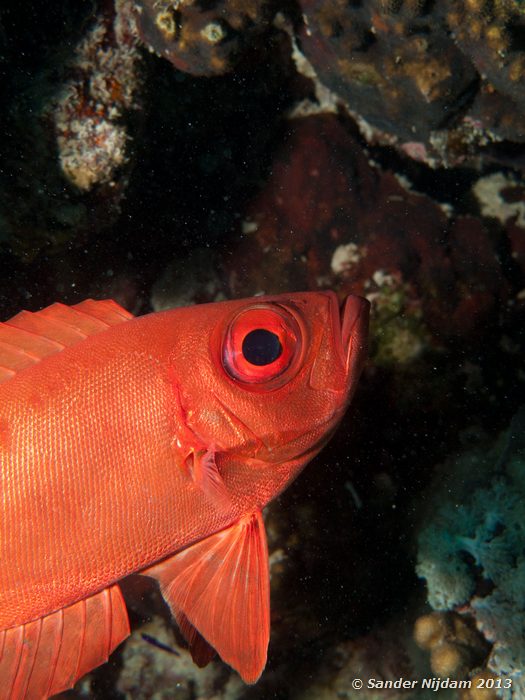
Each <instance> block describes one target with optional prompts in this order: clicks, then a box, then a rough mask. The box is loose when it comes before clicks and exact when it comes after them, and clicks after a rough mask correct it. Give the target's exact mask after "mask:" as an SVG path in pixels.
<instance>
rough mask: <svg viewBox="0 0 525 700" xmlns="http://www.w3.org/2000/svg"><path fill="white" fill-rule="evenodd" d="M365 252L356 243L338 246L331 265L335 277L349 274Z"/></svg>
mask: <svg viewBox="0 0 525 700" xmlns="http://www.w3.org/2000/svg"><path fill="white" fill-rule="evenodd" d="M363 255H364V252H363V250H362V249H361V248H359V246H358V245H356V244H355V243H346V244H345V245H340V246H338V247H337V248H336V249H335V251H334V254H333V255H332V262H331V263H330V265H331V268H332V272H333V273H334V275H342V274H344V273H346V272H349V271H350V270H351V268H352V267H353V266H354V265H357V263H358V262H359V261H360V260H361V258H362V257H363Z"/></svg>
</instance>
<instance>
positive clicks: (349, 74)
mask: <svg viewBox="0 0 525 700" xmlns="http://www.w3.org/2000/svg"><path fill="white" fill-rule="evenodd" d="M300 4H301V8H302V11H303V18H304V25H303V27H302V28H301V30H300V31H299V39H300V46H301V49H302V50H303V51H304V53H305V55H306V57H307V58H308V60H309V61H310V63H311V64H312V66H313V69H314V70H315V72H316V74H317V76H318V78H319V79H320V80H321V81H322V82H323V83H324V84H325V85H327V86H328V87H329V88H330V89H331V90H333V91H334V92H335V93H336V94H337V95H338V96H339V98H340V99H341V101H343V103H344V104H345V106H346V107H347V108H348V110H349V111H350V112H351V113H352V114H354V115H357V116H358V118H359V120H364V122H365V123H364V124H363V133H365V134H367V132H368V134H369V132H370V127H372V130H373V138H374V139H377V140H379V141H382V142H384V143H392V142H397V143H398V144H399V146H400V149H401V150H402V151H403V152H404V153H406V154H408V155H409V156H410V157H412V158H414V159H416V160H421V161H424V162H426V163H428V164H430V165H433V166H434V167H436V166H437V165H440V164H444V165H451V164H454V165H459V164H462V163H465V162H470V163H472V162H475V161H476V160H477V159H478V158H480V157H482V154H483V153H484V151H487V154H489V153H490V152H491V145H492V144H494V143H497V142H499V141H501V140H509V141H515V142H518V143H523V142H524V141H525V130H524V127H523V122H522V120H521V119H520V118H519V111H520V105H523V102H524V100H525V86H524V78H523V75H524V65H525V52H524V50H523V42H522V41H521V36H522V34H523V31H524V28H525V19H524V17H523V11H522V8H521V7H520V5H519V3H517V2H512V1H511V0H508V1H505V2H489V3H486V2H462V1H456V2H454V1H452V0H447V1H446V2H439V3H437V2H425V3H423V2H377V1H376V0H366V1H365V2H360V3H341V2H338V0H330V2H318V1H317V0H302V2H301V3H300Z"/></svg>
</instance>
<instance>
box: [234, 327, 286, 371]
mask: <svg viewBox="0 0 525 700" xmlns="http://www.w3.org/2000/svg"><path fill="white" fill-rule="evenodd" d="M282 351H283V347H282V345H281V342H280V341H279V338H278V337H277V336H276V335H275V333H272V332H271V331H267V330H266V328H256V329H255V330H253V331H250V332H249V333H247V334H246V335H245V336H244V340H243V341H242V354H243V356H244V359H245V360H247V361H248V362H249V363H250V364H251V365H257V366H258V367H262V366H263V365H271V363H272V362H275V360H276V359H277V358H278V357H279V356H280V354H281V353H282Z"/></svg>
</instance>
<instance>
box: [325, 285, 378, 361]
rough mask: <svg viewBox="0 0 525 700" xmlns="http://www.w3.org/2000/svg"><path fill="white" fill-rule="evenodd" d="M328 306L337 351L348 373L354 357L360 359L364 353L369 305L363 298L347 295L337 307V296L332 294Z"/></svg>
mask: <svg viewBox="0 0 525 700" xmlns="http://www.w3.org/2000/svg"><path fill="white" fill-rule="evenodd" d="M330 305H331V307H332V319H333V323H334V337H335V338H336V339H337V341H338V342H337V349H338V351H339V355H340V359H341V362H342V364H343V366H344V367H345V369H346V371H349V369H350V365H351V363H352V362H353V361H354V360H355V359H356V357H358V358H362V357H364V355H365V353H366V341H367V336H368V319H369V313H370V303H369V302H368V301H367V300H366V299H363V297H358V296H356V295H354V294H349V295H348V296H347V297H346V298H345V300H344V302H343V304H342V305H341V307H339V303H338V299H337V296H336V295H335V294H333V293H332V294H330ZM336 327H337V332H335V331H336Z"/></svg>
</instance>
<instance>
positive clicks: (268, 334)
mask: <svg viewBox="0 0 525 700" xmlns="http://www.w3.org/2000/svg"><path fill="white" fill-rule="evenodd" d="M301 345H302V343H301V329H300V328H299V325H298V323H297V321H296V320H295V318H294V317H293V316H292V314H291V313H289V312H288V311H287V310H286V309H284V308H283V307H280V306H277V305H275V306H273V305H269V304H264V305H263V304H261V305H258V306H252V307H251V308H249V309H245V310H244V311H241V313H239V314H238V315H237V316H236V317H235V318H234V319H233V321H232V322H231V323H230V325H229V327H228V330H227V333H226V337H225V339H224V343H223V349H222V361H223V366H224V368H225V370H226V371H227V372H228V374H229V375H230V376H232V377H233V378H234V379H238V380H239V381H241V382H246V383H248V384H266V383H267V382H271V381H272V380H275V379H277V378H278V377H282V376H283V375H284V374H285V373H286V370H287V369H288V368H289V367H290V366H291V365H292V364H293V362H294V360H296V359H297V358H298V357H299V354H300V351H301Z"/></svg>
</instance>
